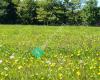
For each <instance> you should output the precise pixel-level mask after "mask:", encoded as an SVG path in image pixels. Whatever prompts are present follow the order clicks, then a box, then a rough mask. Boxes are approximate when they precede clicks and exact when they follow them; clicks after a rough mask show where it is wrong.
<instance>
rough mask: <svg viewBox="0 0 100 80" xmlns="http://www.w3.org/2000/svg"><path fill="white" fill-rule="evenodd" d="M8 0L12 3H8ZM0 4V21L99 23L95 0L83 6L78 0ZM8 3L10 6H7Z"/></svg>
mask: <svg viewBox="0 0 100 80" xmlns="http://www.w3.org/2000/svg"><path fill="white" fill-rule="evenodd" d="M9 1H10V2H12V3H11V4H9ZM0 4H1V5H0V23H21V24H46V25H62V24H70V25H96V24H99V13H100V12H99V11H100V8H99V7H97V1H96V0H88V1H87V2H86V4H85V5H84V6H83V7H82V6H81V4H80V0H71V1H70V0H64V1H63V2H62V1H61V0H23V1H20V0H1V1H0ZM10 5H12V7H10V8H7V7H9V6H10ZM7 9H8V10H9V11H7ZM12 16H13V18H11V17H12ZM5 17H6V19H5ZM7 18H8V19H7ZM13 21H14V22H13Z"/></svg>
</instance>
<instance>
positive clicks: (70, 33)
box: [0, 25, 100, 80]
mask: <svg viewBox="0 0 100 80" xmlns="http://www.w3.org/2000/svg"><path fill="white" fill-rule="evenodd" d="M60 27H62V28H61V29H60V30H59V31H57V30H58V29H59V28H60ZM43 45H46V46H45V48H42V46H43ZM37 47H38V48H39V49H41V51H43V52H44V53H43V55H42V56H41V57H40V58H36V57H35V56H34V55H33V54H32V51H33V50H34V49H35V48H37ZM33 52H34V51H33ZM0 80H100V28H99V27H84V26H79V27H75V26H35V25H34V26H32V25H0Z"/></svg>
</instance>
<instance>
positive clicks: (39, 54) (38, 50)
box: [32, 47, 44, 58]
mask: <svg viewBox="0 0 100 80" xmlns="http://www.w3.org/2000/svg"><path fill="white" fill-rule="evenodd" d="M32 55H33V56H34V57H35V58H41V57H42V55H44V51H43V50H42V49H41V48H38V47H37V48H34V49H33V51H32Z"/></svg>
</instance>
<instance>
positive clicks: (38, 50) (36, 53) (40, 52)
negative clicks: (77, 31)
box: [32, 27, 62, 59]
mask: <svg viewBox="0 0 100 80" xmlns="http://www.w3.org/2000/svg"><path fill="white" fill-rule="evenodd" d="M61 29H62V27H60V28H59V29H57V31H56V32H55V33H54V34H52V35H51V36H50V38H49V39H48V40H47V41H46V42H45V43H44V45H42V46H41V48H40V47H36V48H34V49H33V50H32V55H33V56H34V57H35V58H37V59H38V58H41V57H42V56H43V55H44V54H45V52H44V50H45V48H46V47H47V46H48V43H49V42H50V41H51V40H52V39H53V37H54V36H55V35H56V34H57V32H59V31H61Z"/></svg>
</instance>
